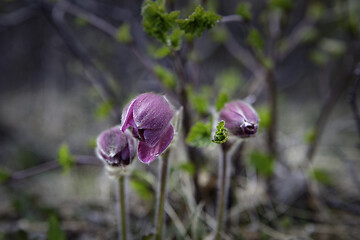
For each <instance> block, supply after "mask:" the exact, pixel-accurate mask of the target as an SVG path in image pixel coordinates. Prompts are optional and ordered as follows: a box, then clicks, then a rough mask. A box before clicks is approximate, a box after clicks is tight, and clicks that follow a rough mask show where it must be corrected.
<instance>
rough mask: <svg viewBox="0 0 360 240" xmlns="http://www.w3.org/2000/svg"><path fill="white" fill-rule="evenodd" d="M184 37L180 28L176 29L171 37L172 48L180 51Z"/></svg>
mask: <svg viewBox="0 0 360 240" xmlns="http://www.w3.org/2000/svg"><path fill="white" fill-rule="evenodd" d="M183 35H184V32H183V31H182V30H180V29H179V28H175V29H174V31H173V32H172V33H171V34H170V36H169V42H170V47H171V48H172V49H174V50H176V51H178V50H180V47H181V38H182V36H183Z"/></svg>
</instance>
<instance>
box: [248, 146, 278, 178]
mask: <svg viewBox="0 0 360 240" xmlns="http://www.w3.org/2000/svg"><path fill="white" fill-rule="evenodd" d="M249 164H250V165H251V166H253V167H254V168H255V169H256V170H257V171H258V172H259V173H260V174H262V175H264V176H266V177H269V176H271V175H272V174H273V170H274V160H273V158H272V157H271V156H269V155H267V154H265V153H262V152H259V151H254V152H252V153H251V154H250V161H249Z"/></svg>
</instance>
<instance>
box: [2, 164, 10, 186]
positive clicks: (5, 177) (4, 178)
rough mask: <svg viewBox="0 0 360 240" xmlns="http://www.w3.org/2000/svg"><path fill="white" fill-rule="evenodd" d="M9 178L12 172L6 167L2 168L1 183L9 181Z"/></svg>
mask: <svg viewBox="0 0 360 240" xmlns="http://www.w3.org/2000/svg"><path fill="white" fill-rule="evenodd" d="M9 179H10V173H9V172H8V171H7V170H6V169H4V168H0V184H1V183H4V182H7V181H8V180H9Z"/></svg>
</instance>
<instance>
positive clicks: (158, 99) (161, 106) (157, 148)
mask: <svg viewBox="0 0 360 240" xmlns="http://www.w3.org/2000/svg"><path fill="white" fill-rule="evenodd" d="M173 115H174V111H173V110H172V108H171V107H170V105H169V103H168V102H167V101H166V99H165V97H164V96H162V95H158V94H154V93H144V94H141V95H140V96H138V97H137V98H136V99H135V100H133V101H132V102H131V103H130V104H128V105H127V106H126V107H125V108H124V110H123V114H122V128H121V129H122V131H123V132H125V130H126V129H127V128H129V127H131V128H132V133H133V136H134V137H136V138H137V139H139V141H140V142H139V146H138V156H139V159H140V161H142V162H143V163H150V162H151V161H153V160H154V159H155V158H157V157H158V156H159V155H160V154H161V153H162V152H163V151H165V149H166V148H167V147H168V146H169V144H170V143H171V141H172V139H173V137H174V129H173V127H172V125H171V124H170V120H171V118H172V117H173Z"/></svg>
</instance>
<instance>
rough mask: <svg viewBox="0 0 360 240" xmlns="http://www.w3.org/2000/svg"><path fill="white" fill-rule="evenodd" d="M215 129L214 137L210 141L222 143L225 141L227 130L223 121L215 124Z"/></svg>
mask: <svg viewBox="0 0 360 240" xmlns="http://www.w3.org/2000/svg"><path fill="white" fill-rule="evenodd" d="M216 129H217V130H216V132H215V135H214V138H213V139H212V140H211V141H212V142H214V143H217V144H222V143H224V142H226V140H227V138H228V135H229V132H228V130H227V129H226V128H225V121H221V122H219V123H218V125H217V126H216Z"/></svg>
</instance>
